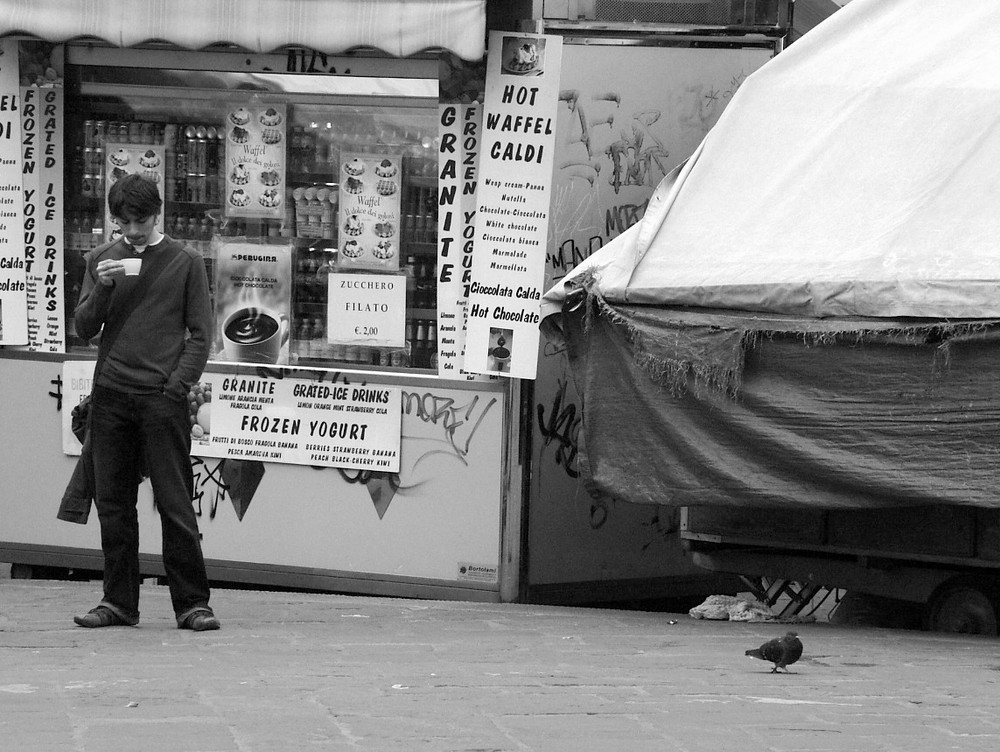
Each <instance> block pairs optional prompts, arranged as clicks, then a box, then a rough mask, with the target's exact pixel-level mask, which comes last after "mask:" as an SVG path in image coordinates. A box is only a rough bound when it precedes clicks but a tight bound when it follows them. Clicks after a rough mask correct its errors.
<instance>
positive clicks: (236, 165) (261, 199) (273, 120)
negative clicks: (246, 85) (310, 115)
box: [223, 102, 287, 219]
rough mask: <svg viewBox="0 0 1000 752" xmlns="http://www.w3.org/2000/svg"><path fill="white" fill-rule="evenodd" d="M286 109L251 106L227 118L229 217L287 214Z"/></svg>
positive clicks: (226, 196)
mask: <svg viewBox="0 0 1000 752" xmlns="http://www.w3.org/2000/svg"><path fill="white" fill-rule="evenodd" d="M286 118H287V114H286V111H285V107H284V105H277V104H261V103H256V102H255V103H248V104H247V105H244V106H241V107H235V108H233V109H231V110H229V112H228V113H227V114H226V122H225V124H224V126H223V128H224V131H225V133H226V193H225V207H226V216H229V217H258V218H262V219H281V218H282V217H284V214H285V207H284V202H285V142H286V137H285V136H286V128H287V125H286Z"/></svg>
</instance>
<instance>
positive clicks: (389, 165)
mask: <svg viewBox="0 0 1000 752" xmlns="http://www.w3.org/2000/svg"><path fill="white" fill-rule="evenodd" d="M401 163H402V159H401V157H400V155H399V154H351V153H344V154H343V155H342V157H341V163H340V209H339V215H338V221H339V223H340V229H339V231H338V237H339V238H340V240H339V244H338V245H339V248H338V251H339V253H338V254H337V268H338V269H339V270H341V271H343V270H350V269H358V270H368V271H392V272H396V271H399V239H400V199H399V193H400V192H399V178H400V165H401Z"/></svg>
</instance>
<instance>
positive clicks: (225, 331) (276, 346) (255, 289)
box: [212, 242, 292, 364]
mask: <svg viewBox="0 0 1000 752" xmlns="http://www.w3.org/2000/svg"><path fill="white" fill-rule="evenodd" d="M215 275H216V276H215V334H214V337H213V347H212V352H213V356H212V359H213V360H219V361H226V362H230V363H262V364H287V363H288V341H289V332H290V329H291V302H292V249H291V248H290V247H289V246H282V245H259V244H255V243H245V242H234V243H223V244H221V245H220V246H219V249H218V256H217V260H216V265H215Z"/></svg>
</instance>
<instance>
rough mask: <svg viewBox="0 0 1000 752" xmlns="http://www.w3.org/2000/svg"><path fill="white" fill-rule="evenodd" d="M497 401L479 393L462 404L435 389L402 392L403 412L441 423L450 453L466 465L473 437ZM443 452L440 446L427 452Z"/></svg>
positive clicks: (431, 422) (436, 423)
mask: <svg viewBox="0 0 1000 752" xmlns="http://www.w3.org/2000/svg"><path fill="white" fill-rule="evenodd" d="M497 402H498V400H497V398H496V397H491V398H490V399H489V400H483V399H482V398H481V397H480V396H479V395H478V394H477V395H474V396H473V397H472V400H471V401H469V402H467V403H464V404H459V403H457V402H456V401H455V400H454V399H452V398H451V397H442V396H440V395H437V394H433V393H432V392H424V393H423V394H416V393H411V392H403V415H415V416H416V417H417V418H419V419H420V420H422V421H423V422H424V423H430V424H432V425H436V426H440V427H441V429H442V431H443V432H444V437H445V441H446V442H447V444H448V447H449V450H448V452H449V453H450V454H453V455H454V456H455V457H456V458H457V459H459V460H461V461H462V463H463V464H465V463H466V459H465V458H466V457H467V456H468V454H469V450H470V449H471V447H472V439H473V438H474V437H475V435H476V432H477V431H478V430H479V427H480V426H481V425H482V423H483V420H485V418H486V415H487V414H488V413H489V412H490V410H492V409H493V406H494V405H496V404H497ZM441 451H442V450H440V449H438V450H434V451H432V452H428V453H427V454H428V455H429V454H434V453H439V452H441ZM420 459H422V458H420ZM417 462H419V459H418V460H417ZM414 464H417V463H414Z"/></svg>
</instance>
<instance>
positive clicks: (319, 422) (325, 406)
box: [191, 373, 402, 472]
mask: <svg viewBox="0 0 1000 752" xmlns="http://www.w3.org/2000/svg"><path fill="white" fill-rule="evenodd" d="M199 389H200V390H201V391H202V392H204V393H207V394H211V399H210V401H206V402H204V403H203V405H201V406H200V407H199V409H198V412H199V415H197V416H196V418H195V424H193V426H192V446H191V453H192V454H195V455H198V456H202V457H233V458H239V459H257V460H263V461H265V462H283V463H288V464H297V465H313V466H317V467H341V468H349V469H357V470H374V471H379V472H399V460H400V442H401V438H402V390H401V389H400V388H399V387H391V386H385V385H382V384H345V383H337V382H330V383H316V382H313V381H304V380H300V379H287V378H285V379H272V378H265V377H260V376H233V375H222V374H217V373H207V374H205V375H204V376H203V381H202V383H201V384H200V385H199ZM206 405H207V407H206ZM194 425H197V427H198V430H194ZM206 427H207V428H206Z"/></svg>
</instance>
